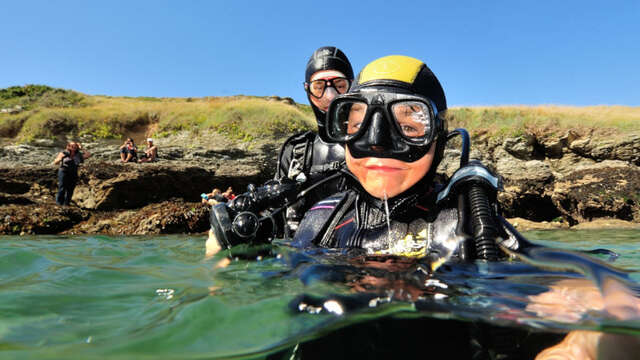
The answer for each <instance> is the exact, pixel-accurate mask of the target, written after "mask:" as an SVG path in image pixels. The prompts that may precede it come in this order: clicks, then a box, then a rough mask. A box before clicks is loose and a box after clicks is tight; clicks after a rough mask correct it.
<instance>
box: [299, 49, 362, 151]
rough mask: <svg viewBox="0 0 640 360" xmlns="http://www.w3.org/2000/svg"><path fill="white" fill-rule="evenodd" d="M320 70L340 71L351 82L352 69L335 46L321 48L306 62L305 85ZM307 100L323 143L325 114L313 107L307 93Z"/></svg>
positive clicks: (325, 136) (347, 60)
mask: <svg viewBox="0 0 640 360" xmlns="http://www.w3.org/2000/svg"><path fill="white" fill-rule="evenodd" d="M321 70H337V71H340V72H341V73H343V74H344V76H345V77H346V78H347V79H349V81H353V69H352V68H351V63H350V62H349V59H348V58H347V55H345V54H344V53H343V52H342V51H341V50H340V49H338V48H337V47H335V46H323V47H321V48H319V49H317V50H316V51H314V52H313V55H311V57H310V58H309V61H307V68H306V71H305V74H304V81H305V83H308V82H309V80H310V79H311V76H313V74H315V73H316V72H318V71H321ZM307 99H308V100H309V104H310V105H311V108H312V109H313V114H314V115H315V116H316V123H317V124H318V135H320V138H321V139H322V140H323V141H327V140H328V138H327V132H326V130H325V127H324V126H325V125H324V124H325V116H326V113H324V112H323V111H322V110H320V109H318V108H317V107H316V106H315V105H313V102H312V101H311V95H309V92H307Z"/></svg>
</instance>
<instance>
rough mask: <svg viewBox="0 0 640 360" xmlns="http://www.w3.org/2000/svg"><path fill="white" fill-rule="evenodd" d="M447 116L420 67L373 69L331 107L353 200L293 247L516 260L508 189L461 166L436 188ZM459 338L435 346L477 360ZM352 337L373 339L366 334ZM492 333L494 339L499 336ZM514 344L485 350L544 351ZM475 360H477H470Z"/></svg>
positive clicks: (605, 351)
mask: <svg viewBox="0 0 640 360" xmlns="http://www.w3.org/2000/svg"><path fill="white" fill-rule="evenodd" d="M446 108H447V105H446V98H445V95H444V91H443V90H442V87H441V85H440V83H439V81H438V79H437V78H436V77H435V75H434V74H433V73H432V72H431V70H430V69H429V68H428V67H427V66H426V65H425V64H424V63H423V62H421V61H419V60H417V59H414V58H410V57H405V56H388V57H383V58H380V59H378V60H375V61H373V62H372V63H370V64H368V65H367V66H366V67H365V68H364V69H363V70H362V72H361V73H360V74H359V76H358V78H357V79H356V83H355V84H354V86H353V87H352V89H351V90H350V91H349V92H348V93H347V94H344V95H341V96H338V97H337V98H336V99H335V100H334V101H333V102H332V103H331V105H330V107H329V110H328V116H327V124H326V125H325V127H326V131H327V136H328V138H329V139H330V140H333V141H335V142H339V143H341V144H344V146H345V159H346V164H347V168H348V170H349V172H350V174H352V177H353V179H352V181H351V182H350V184H347V187H348V190H346V191H344V192H341V193H338V194H336V195H334V196H331V197H329V198H327V199H325V200H323V201H321V202H318V203H317V204H315V205H314V206H313V207H312V208H311V209H310V210H309V211H308V212H307V213H306V215H305V216H304V218H303V220H302V222H301V223H300V226H299V229H298V231H297V232H296V234H295V237H294V242H293V243H294V244H295V245H296V246H299V247H313V246H320V247H328V248H342V249H349V251H353V252H355V253H359V252H365V253H367V254H395V255H403V256H404V255H408V256H421V257H427V258H429V257H430V258H431V259H432V260H433V261H434V262H436V263H437V262H439V261H443V259H447V258H449V257H450V256H451V255H454V256H457V257H458V258H460V259H463V260H465V259H475V258H479V259H486V260H497V259H498V258H499V257H500V256H501V255H500V254H501V253H502V252H500V251H499V250H498V249H497V247H496V242H497V241H501V245H503V246H505V247H506V248H510V249H512V250H518V249H519V248H526V247H527V246H530V245H531V244H527V242H526V240H525V239H524V238H522V237H521V236H520V235H519V234H518V233H517V231H516V230H515V229H513V228H512V227H511V226H510V225H509V224H508V223H507V222H506V221H505V220H504V219H503V218H502V217H501V216H500V215H499V213H498V210H497V206H496V205H495V204H496V202H495V191H496V190H497V189H498V188H499V187H500V186H501V184H500V182H499V180H498V178H496V177H495V176H493V175H492V174H491V173H489V172H488V171H487V170H486V168H484V167H482V166H481V165H480V164H478V163H475V162H471V163H469V164H466V166H462V167H461V168H460V169H459V170H458V171H457V172H456V174H454V176H453V177H452V179H451V180H450V181H449V183H448V184H447V186H446V187H445V186H443V185H440V184H437V183H436V181H435V171H436V168H437V166H438V164H439V162H440V161H441V159H442V156H443V150H444V145H445V143H446V141H447V137H448V134H447V125H446V121H445V118H444V116H443V113H444V111H445V110H446ZM464 141H465V140H464V139H463V143H464ZM462 163H463V164H464V163H466V161H462ZM478 184H480V185H478ZM460 194H462V195H464V196H462V197H461V196H459V195H460ZM465 234H469V235H465ZM436 265H437V264H436ZM432 268H433V267H432ZM591 288H592V286H591ZM596 291H597V290H596ZM635 301H636V302H635V303H638V301H637V299H635ZM635 314H637V311H636V312H635ZM449 323H450V322H447V323H446V324H449ZM440 330H444V329H439V330H438V331H436V332H435V333H434V332H433V331H431V332H430V333H423V332H422V331H419V333H421V334H423V336H422V339H423V342H421V344H422V346H426V347H428V346H427V345H426V342H427V341H428V340H429V339H430V338H432V337H434V336H435V335H437V334H440V333H442V331H440ZM502 330H504V329H502ZM458 331H459V332H458V333H455V334H454V336H453V337H451V336H450V337H445V338H444V339H442V337H438V338H437V339H438V340H436V341H445V340H446V339H456V340H455V341H456V342H457V343H458V344H459V346H455V347H447V350H446V352H447V355H451V353H450V352H451V351H453V350H456V351H459V352H460V353H461V354H463V355H469V354H471V352H472V351H475V350H470V349H465V348H466V346H465V345H468V344H469V343H473V342H474V341H475V340H473V339H467V340H470V341H469V343H466V342H464V341H461V340H462V338H463V337H464V336H465V333H464V332H463V329H458ZM355 333H359V334H360V335H361V337H366V335H364V333H363V332H362V331H360V332H355ZM488 333H489V336H492V335H491V334H492V331H488ZM510 333H512V335H513V332H512V331H510ZM508 334H509V333H505V332H504V331H497V332H496V334H495V336H494V338H493V339H490V340H488V341H489V343H492V342H493V343H494V344H495V342H494V341H498V342H499V343H500V342H502V343H504V342H505V341H507V342H511V341H512V340H513V343H512V345H510V346H507V347H503V349H502V350H504V351H505V352H504V353H498V352H497V350H495V349H493V350H489V351H493V355H492V357H491V358H504V359H507V358H509V359H510V358H532V357H533V356H532V355H531V353H527V354H526V355H525V354H523V353H522V351H523V350H522V349H524V346H522V345H523V344H524V343H525V342H527V343H528V344H529V345H530V344H532V343H535V344H538V343H537V342H535V341H534V340H533V339H532V338H527V339H524V338H518V336H516V335H514V336H513V337H506V338H505V336H508ZM347 335H348V333H340V334H338V335H337V336H335V337H333V338H331V339H330V340H329V341H338V342H341V343H351V342H350V340H348V339H346V338H345V336H347ZM467 335H468V334H467ZM527 336H528V335H527ZM507 339H509V340H507ZM557 340H559V339H557ZM557 340H556V341H557ZM449 341H451V340H449ZM607 341H609V343H607ZM401 343H402V344H406V343H407V342H401ZM603 344H604V345H603ZM614 344H615V345H614ZM304 345H305V344H301V347H302V348H304V347H305V346H304ZM307 345H308V346H307V347H310V349H311V352H313V351H315V349H316V348H315V347H316V346H322V349H326V348H327V347H326V346H325V345H326V344H314V343H313V342H312V343H310V344H307ZM549 345H551V343H548V342H547V343H546V344H543V343H542V342H540V343H539V344H538V345H537V346H538V347H539V348H538V349H535V346H534V349H531V347H529V350H528V351H532V350H533V351H535V352H538V351H540V350H543V348H544V347H546V346H549ZM618 345H620V346H618ZM638 346H639V341H638V340H637V339H632V338H630V337H624V336H618V335H611V336H610V335H603V334H602V333H595V332H585V331H572V332H570V333H569V335H568V336H567V337H566V339H565V340H564V341H563V342H561V343H559V344H558V345H555V346H551V347H549V348H547V349H546V350H544V351H543V352H542V353H540V354H539V356H538V357H537V359H551V358H554V359H555V358H586V357H588V356H591V357H592V358H595V357H596V356H605V357H606V356H608V355H611V356H615V357H616V358H617V356H619V355H620V353H621V352H623V350H621V349H632V350H633V351H631V352H628V351H625V353H626V354H629V353H634V351H635V350H637V349H638ZM476 350H477V349H476ZM303 351H304V350H303ZM485 355H486V354H485ZM477 356H478V353H474V355H473V358H478V357H477ZM479 356H480V357H482V355H479ZM574 356H577V357H574ZM451 357H454V358H455V356H451ZM611 358H613V357H611Z"/></svg>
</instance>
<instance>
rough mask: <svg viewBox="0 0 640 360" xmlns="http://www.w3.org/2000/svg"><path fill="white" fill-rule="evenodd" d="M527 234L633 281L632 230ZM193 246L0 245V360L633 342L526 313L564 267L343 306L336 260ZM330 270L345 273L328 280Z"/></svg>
mask: <svg viewBox="0 0 640 360" xmlns="http://www.w3.org/2000/svg"><path fill="white" fill-rule="evenodd" d="M526 236H527V237H528V238H529V239H531V240H533V241H536V242H537V243H540V244H544V245H547V246H555V247H563V248H571V249H584V250H588V249H593V248H606V249H610V250H613V251H615V252H617V253H619V255H620V256H619V257H618V258H617V259H616V260H615V262H614V263H613V265H615V266H616V267H619V268H622V269H626V270H627V271H629V272H630V274H629V276H630V278H631V280H633V281H635V282H639V281H640V246H638V243H639V242H640V232H638V231H637V230H616V231H612V230H607V231H593V230H592V231H586V230H585V231H567V230H565V231H537V232H529V233H526ZM204 241H205V236H204V235H202V236H195V235H172V236H153V237H134V236H128V237H107V236H32V237H26V236H24V237H11V236H5V237H0V358H6V359H30V358H38V359H91V358H96V359H98V358H99V359H129V358H142V359H146V358H149V359H151V358H153V359H188V358H223V357H250V358H252V357H256V358H259V357H264V356H266V355H267V354H269V353H273V352H274V351H277V350H280V349H285V348H287V347H291V346H295V344H297V343H299V342H301V341H306V340H309V339H314V338H317V337H320V336H323V334H325V333H327V331H330V330H333V329H338V328H341V327H344V326H347V325H350V324H354V323H358V322H362V321H375V319H376V318H377V317H383V316H394V315H398V316H400V315H407V314H410V315H412V316H424V317H430V316H436V317H438V318H440V319H443V318H445V319H447V318H451V319H457V320H462V321H478V320H482V321H487V322H497V323H499V324H501V325H513V326H518V327H524V328H526V327H536V328H537V329H543V330H544V329H545V328H549V329H556V330H557V329H562V330H563V331H567V330H571V329H574V328H586V329H599V330H604V331H620V329H624V332H626V333H633V334H639V335H640V324H639V323H638V322H637V321H617V320H615V319H611V318H610V317H608V316H607V315H606V314H603V313H600V312H598V311H591V312H588V313H586V314H577V315H578V316H577V317H576V318H571V317H569V318H562V317H560V318H557V317H553V316H545V315H540V314H537V313H536V312H535V311H528V310H526V307H525V306H526V305H527V304H526V302H527V301H530V300H528V299H530V294H532V293H539V292H540V291H544V290H545V289H548V288H549V286H551V285H552V284H553V283H555V282H557V281H558V280H559V279H560V280H562V279H563V278H566V279H575V278H576V277H579V276H578V275H576V274H574V273H571V272H563V271H558V270H544V269H539V268H536V267H533V266H530V265H526V264H523V263H520V262H509V263H499V264H494V265H490V266H486V264H485V265H483V266H443V267H442V268H440V269H439V270H438V271H437V272H436V273H435V274H427V271H423V272H424V273H425V274H424V276H423V277H422V278H421V280H420V281H421V282H422V285H424V288H423V289H422V294H421V296H420V297H411V296H409V295H407V293H402V291H398V290H397V282H396V287H395V289H394V290H391V289H385V288H384V285H382V286H381V288H373V289H372V288H370V287H369V288H367V289H368V290H367V291H368V292H369V293H370V294H369V293H367V294H365V295H367V296H366V297H364V299H365V300H364V301H361V302H362V303H358V302H357V301H350V302H348V303H349V304H350V305H349V306H346V305H345V304H347V302H345V301H344V299H348V298H349V297H354V294H355V293H358V292H362V290H361V289H359V288H358V287H357V286H354V284H357V282H358V276H361V274H362V272H363V271H365V272H366V269H365V270H363V268H362V267H361V265H353V263H352V262H351V261H350V260H349V259H348V258H347V257H345V256H344V254H342V253H340V252H336V251H310V252H302V251H299V250H295V249H292V248H289V247H287V246H286V245H285V244H281V245H275V246H262V247H246V246H245V247H242V246H241V247H237V248H234V249H232V250H231V256H232V258H233V260H232V261H231V263H230V264H229V265H228V266H223V263H221V260H223V259H224V258H225V256H226V255H229V254H228V253H227V254H218V255H216V256H214V257H213V258H210V259H205V258H204ZM600 260H601V261H603V262H607V261H610V260H611V259H609V257H608V256H600ZM416 269H418V270H419V269H420V267H419V266H417V267H416V266H413V267H412V271H413V272H414V273H415V272H416ZM336 272H338V273H342V274H341V275H343V276H342V277H337V278H336V277H335V276H333V277H331V276H327V274H329V273H331V274H334V275H335V273H336ZM376 274H379V271H378V272H376ZM377 276H384V275H377ZM415 278H416V276H415V274H414V275H413V276H412V277H407V278H406V279H405V280H406V282H407V284H409V283H410V282H411V281H414V280H415ZM344 279H350V281H349V282H347V281H344ZM398 279H399V280H401V281H402V280H403V278H402V276H398V275H397V274H396V275H395V276H394V280H398ZM309 299H311V300H312V301H310V300H309ZM358 299H360V300H362V297H359V298H358ZM516 303H517V305H518V306H516V305H515V304H516ZM354 304H355V305H354ZM433 305H437V307H433ZM523 305H525V306H523ZM558 306H566V307H567V309H566V312H567V313H571V311H572V309H571V308H569V307H568V305H564V304H562V303H560V304H558ZM425 309H426V310H425ZM364 315H366V316H364Z"/></svg>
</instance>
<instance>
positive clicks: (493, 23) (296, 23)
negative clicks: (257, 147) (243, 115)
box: [0, 0, 640, 106]
mask: <svg viewBox="0 0 640 360" xmlns="http://www.w3.org/2000/svg"><path fill="white" fill-rule="evenodd" d="M319 6H321V8H320V7H319ZM2 12H3V13H4V14H2V16H1V18H2V22H0V29H1V30H0V31H1V32H0V33H1V34H2V35H0V88H4V87H7V86H12V85H24V84H29V83H36V84H46V85H50V86H55V87H62V88H67V89H74V90H77V91H80V92H83V93H87V94H105V95H113V96H119V95H125V96H158V97H161V96H167V97H188V96H193V97H200V96H226V95H236V94H246V95H260V96H262V95H279V96H290V97H293V98H294V99H295V100H296V101H298V102H304V103H306V102H307V100H306V96H305V94H304V91H303V89H302V81H303V80H304V68H305V65H306V61H307V59H308V57H309V55H311V53H312V52H313V50H315V49H316V48H317V47H320V46H323V45H335V46H338V47H339V48H341V49H342V50H344V52H345V53H346V54H347V56H349V58H350V59H351V61H352V64H353V66H354V70H355V71H356V72H357V71H359V70H360V69H361V68H362V67H363V66H364V65H366V64H367V63H368V62H370V61H372V60H374V59H376V58H378V57H381V56H385V55H390V54H402V55H408V56H413V57H416V58H419V59H421V60H423V61H425V62H426V63H427V64H428V65H429V67H430V68H431V69H432V70H433V71H434V72H435V73H436V75H437V76H438V77H439V79H440V81H441V83H442V85H443V87H444V89H445V92H446V94H447V99H448V102H449V105H450V106H463V105H502V104H567V105H599V104H620V105H631V106H640V20H639V19H640V1H635V0H629V1H615V0H614V1H590V0H582V1H558V0H556V1H516V0H511V1H446V0H443V1H415V2H402V1H396V2H393V1H378V0H372V1H366V2H365V1H363V2H349V1H346V0H345V1H335V2H334V1H328V0H327V1H316V2H306V1H276V0H273V1H108V2H107V1H103V2H98V1H27V0H23V1H5V2H3V4H2Z"/></svg>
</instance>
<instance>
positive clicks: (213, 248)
mask: <svg viewBox="0 0 640 360" xmlns="http://www.w3.org/2000/svg"><path fill="white" fill-rule="evenodd" d="M220 250H222V246H220V242H219V241H218V239H217V238H216V235H215V234H214V233H213V231H211V230H209V237H208V238H207V241H206V242H205V254H204V256H205V258H207V259H208V258H210V257H212V256H213V255H215V254H217V253H219V252H220Z"/></svg>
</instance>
